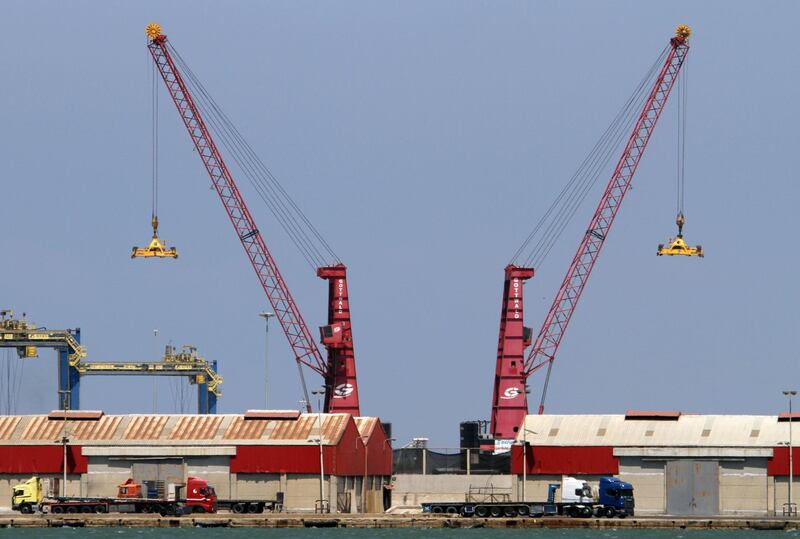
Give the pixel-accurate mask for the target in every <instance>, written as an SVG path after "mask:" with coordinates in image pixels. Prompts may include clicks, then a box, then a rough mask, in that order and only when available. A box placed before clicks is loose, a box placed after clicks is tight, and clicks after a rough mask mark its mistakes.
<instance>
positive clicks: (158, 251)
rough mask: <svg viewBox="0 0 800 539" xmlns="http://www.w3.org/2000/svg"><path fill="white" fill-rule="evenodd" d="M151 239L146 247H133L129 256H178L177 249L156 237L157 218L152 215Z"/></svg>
mask: <svg viewBox="0 0 800 539" xmlns="http://www.w3.org/2000/svg"><path fill="white" fill-rule="evenodd" d="M152 223H153V239H152V240H151V241H150V245H148V246H147V247H134V248H133V252H131V258H178V250H177V249H176V248H175V247H173V248H172V249H167V245H166V244H165V243H163V242H162V241H161V240H160V239H159V238H158V218H157V217H153V221H152Z"/></svg>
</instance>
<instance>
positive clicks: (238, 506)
mask: <svg viewBox="0 0 800 539" xmlns="http://www.w3.org/2000/svg"><path fill="white" fill-rule="evenodd" d="M231 510H232V511H233V512H234V513H236V514H238V515H241V514H242V513H244V512H245V511H246V510H247V508H246V507H245V505H244V504H243V503H235V504H233V507H231ZM435 512H436V511H435V510H434V513H435Z"/></svg>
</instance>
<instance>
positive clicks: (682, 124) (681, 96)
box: [677, 62, 689, 214]
mask: <svg viewBox="0 0 800 539" xmlns="http://www.w3.org/2000/svg"><path fill="white" fill-rule="evenodd" d="M688 67H689V66H688V62H684V65H683V70H682V71H681V73H680V79H679V80H678V84H679V88H678V170H677V173H678V195H677V196H678V213H679V214H682V213H683V207H684V200H685V198H686V111H687V97H688V86H689V69H688Z"/></svg>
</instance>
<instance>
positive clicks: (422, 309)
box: [0, 1, 800, 446]
mask: <svg viewBox="0 0 800 539" xmlns="http://www.w3.org/2000/svg"><path fill="white" fill-rule="evenodd" d="M3 11H4V19H5V20H6V21H9V23H8V24H6V25H5V28H4V30H3V32H0V50H2V51H3V53H2V55H0V70H2V73H3V84H2V85H1V86H0V96H1V97H2V107H0V121H1V123H2V126H3V128H2V130H0V152H2V156H3V164H4V170H5V172H4V174H3V176H4V180H3V187H4V188H3V202H4V204H3V217H4V218H3V225H4V226H3V228H4V232H3V234H2V235H0V238H2V239H0V247H1V248H2V252H3V253H4V264H3V265H2V269H0V283H2V284H1V285H0V292H1V293H0V298H1V299H0V303H1V304H2V307H13V308H14V309H16V310H17V311H18V312H22V311H27V312H28V313H29V316H30V317H31V318H32V319H33V320H35V321H36V322H38V323H40V324H44V325H47V326H48V327H52V328H63V327H76V326H80V327H81V328H82V330H83V342H84V344H85V345H86V346H87V347H88V349H89V359H94V360H101V359H102V360H110V359H120V360H134V359H138V360H146V359H153V358H154V356H155V355H156V352H158V353H159V354H160V353H161V351H162V350H163V346H164V344H166V343H167V342H168V341H170V340H171V341H172V342H173V343H174V344H176V345H180V344H183V343H191V344H194V345H196V346H197V347H198V348H199V350H200V352H201V354H202V355H204V356H205V357H207V358H209V359H212V358H213V359H216V360H218V361H219V364H220V370H221V373H222V375H223V376H224V378H225V382H224V385H223V389H224V391H225V395H224V396H223V397H222V399H221V401H220V410H221V411H223V412H240V411H242V410H245V409H248V408H258V407H262V406H263V390H262V387H263V375H264V368H263V353H264V335H263V321H262V320H261V319H260V318H259V317H258V316H257V315H258V312H259V311H261V310H263V309H265V307H266V305H265V297H264V295H263V292H262V291H261V289H260V287H259V285H258V282H257V280H256V278H255V276H254V274H253V271H252V269H251V268H250V266H249V263H248V261H247V259H246V257H245V255H244V253H243V252H242V248H241V246H240V244H239V243H238V241H237V240H236V238H235V236H234V234H233V232H232V229H231V226H230V224H229V222H228V221H227V217H226V216H225V214H224V211H223V209H222V207H221V205H220V203H219V200H218V199H217V197H216V195H215V193H214V192H213V191H211V190H209V181H208V179H207V178H206V175H205V172H204V170H203V169H202V167H201V164H200V161H199V159H198V158H197V156H196V154H195V153H194V152H193V150H192V148H191V146H190V142H189V139H188V137H187V135H186V133H185V130H184V129H183V127H182V126H181V125H180V123H179V121H178V117H177V114H176V113H175V111H174V110H173V109H172V108H171V107H170V106H168V105H169V104H168V102H167V101H166V94H165V93H164V92H163V88H160V90H161V91H162V100H161V103H162V108H161V127H162V129H161V146H160V151H161V178H162V186H161V197H160V198H161V211H160V217H161V232H162V236H163V237H164V238H166V239H167V240H168V241H169V242H170V243H171V244H175V245H177V246H178V248H179V249H180V251H181V258H180V259H179V260H178V261H160V262H159V261H143V260H131V259H130V258H129V252H130V248H131V246H132V245H134V244H142V243H144V242H146V240H147V239H148V238H149V232H150V231H149V217H150V215H149V213H150V191H149V182H150V163H151V159H150V150H149V148H150V135H149V133H150V100H149V91H150V82H149V73H150V59H149V57H148V55H147V51H146V47H145V37H144V33H143V29H144V26H145V25H146V24H147V23H148V22H150V21H152V20H155V21H158V22H160V23H161V24H162V26H163V27H164V31H165V33H167V34H168V36H169V37H170V39H171V41H172V43H173V45H174V46H175V47H176V48H177V49H178V50H179V51H180V52H181V54H182V56H183V57H184V58H185V59H186V60H187V62H189V64H190V65H191V66H192V68H193V70H194V71H195V73H197V74H198V76H199V77H201V79H202V80H203V81H204V83H205V85H206V87H207V88H208V89H209V90H210V91H211V92H212V94H213V95H214V96H215V98H216V100H217V101H218V102H219V103H221V104H222V105H223V107H224V108H225V110H226V112H227V113H228V114H229V116H230V117H231V118H233V119H234V121H235V122H236V123H237V125H238V126H239V128H240V130H241V131H242V132H243V133H244V134H245V136H246V137H247V138H248V140H249V141H250V143H251V144H252V145H253V146H254V147H255V149H256V150H257V151H258V153H259V154H260V156H261V157H262V159H263V160H264V161H265V162H266V163H267V164H268V165H269V166H270V167H271V169H272V171H273V172H274V173H275V175H276V176H277V177H278V178H279V179H280V180H281V181H282V182H283V184H284V186H286V188H287V189H288V190H289V191H290V192H291V193H292V194H293V196H294V198H295V200H297V201H298V203H299V204H300V205H301V206H302V207H303V209H304V210H305V211H306V213H307V214H308V215H309V216H310V217H311V219H312V220H313V221H314V223H315V224H316V225H317V227H318V228H319V229H320V230H321V231H322V232H323V233H324V234H325V236H326V237H327V239H328V241H329V242H330V243H331V244H332V245H333V247H334V249H335V250H336V251H337V253H338V254H339V255H340V256H341V257H342V259H343V260H344V261H345V262H346V263H347V265H348V266H349V268H350V276H351V277H350V286H351V295H352V311H353V318H354V329H355V339H356V353H357V358H358V375H359V381H360V389H361V400H362V410H363V412H364V413H366V414H370V415H379V416H381V418H382V419H384V420H388V421H392V422H393V423H394V428H395V435H396V437H397V438H398V441H399V442H401V443H404V442H405V441H407V440H408V439H409V438H410V437H411V436H428V437H430V438H431V440H432V445H436V446H443V445H450V446H454V445H457V443H458V441H457V436H458V430H457V429H458V422H459V421H461V420H465V419H477V418H488V416H489V411H490V410H489V409H490V404H491V402H490V401H491V387H492V380H493V372H494V362H495V348H496V344H497V329H498V316H499V311H500V293H501V290H502V275H503V273H502V271H503V267H504V266H505V265H506V263H507V262H508V261H509V259H510V257H511V255H512V254H513V252H514V251H515V250H516V248H517V246H518V245H519V244H520V242H521V241H522V240H523V239H524V237H525V236H526V234H527V232H528V231H529V229H530V228H531V227H532V225H533V224H534V223H535V221H536V220H537V219H538V217H539V216H540V215H541V213H542V212H543V211H544V210H545V209H546V208H547V206H548V205H549V204H550V202H551V201H552V199H553V198H554V196H555V195H556V194H557V193H558V191H559V190H560V188H561V186H562V185H563V184H564V182H565V181H566V180H567V178H568V177H569V175H570V174H571V173H572V172H573V171H574V169H575V168H576V167H577V165H578V163H579V162H580V160H581V159H582V158H583V156H584V155H585V154H586V153H587V152H588V150H589V149H590V147H591V146H592V144H593V143H594V141H595V140H596V139H597V138H598V137H599V135H600V134H601V132H602V131H603V130H604V129H605V127H606V126H607V125H608V123H609V122H610V120H611V118H612V117H613V115H614V114H615V112H616V111H617V110H618V108H619V107H620V105H621V104H622V102H623V101H624V99H625V97H626V96H627V95H628V94H629V93H630V91H631V90H632V89H633V87H634V86H635V84H636V83H637V82H638V81H639V80H640V78H641V77H642V75H643V74H644V72H645V70H646V69H647V68H648V67H649V66H650V64H651V63H652V62H653V60H654V59H655V58H656V56H657V54H658V53H659V51H661V49H662V48H663V47H664V45H665V44H666V42H667V40H668V39H669V38H670V36H671V35H672V33H673V29H674V27H675V26H676V25H677V24H679V23H687V24H689V25H691V26H692V27H693V29H694V31H695V34H694V35H693V36H692V50H691V52H690V59H689V70H690V82H689V108H688V118H689V119H688V142H687V172H686V182H687V187H686V214H687V215H686V216H687V227H686V235H687V239H688V240H689V242H691V243H701V244H702V245H703V246H704V248H705V249H706V251H707V256H706V258H705V259H703V260H697V259H663V258H657V257H656V256H655V249H656V246H657V244H659V243H662V242H663V241H664V240H666V239H667V237H668V236H670V235H672V234H673V233H674V224H673V221H674V214H675V203H674V199H675V151H676V136H677V130H676V122H675V118H676V111H675V108H674V107H675V101H674V100H673V102H672V103H671V105H670V106H669V107H668V110H667V111H666V112H665V117H664V118H663V121H662V122H661V124H660V125H659V126H658V128H657V130H656V133H655V135H654V137H653V139H652V141H651V145H650V147H649V148H648V152H647V155H646V156H645V158H644V161H643V163H642V166H641V167H640V169H639V172H638V174H637V177H636V179H635V180H634V190H633V191H632V192H631V193H630V194H629V195H628V198H627V199H626V201H625V204H624V206H623V208H622V209H621V213H620V215H619V218H618V220H617V222H616V226H615V229H614V230H613V231H612V233H611V235H610V237H609V239H608V241H607V243H606V246H605V249H604V252H603V253H602V255H601V258H600V260H599V262H598V266H597V268H596V271H595V272H594V274H593V276H592V279H591V281H590V283H589V285H588V288H587V291H586V293H585V294H584V296H583V299H582V303H581V304H580V306H579V307H578V311H577V314H576V315H575V318H574V320H573V323H572V325H571V327H570V328H569V332H568V334H567V336H566V338H565V341H564V344H563V346H562V347H561V350H560V354H559V358H558V362H557V364H556V367H555V370H554V378H553V381H552V386H551V392H550V397H549V399H548V405H549V406H548V410H549V411H551V412H553V413H620V412H624V411H625V410H626V409H630V408H647V409H650V408H653V409H679V410H684V411H690V412H708V413H758V414H764V413H774V412H776V411H779V410H780V409H782V407H784V401H783V397H782V396H781V395H780V390H781V389H784V388H786V387H798V386H800V380H798V376H797V365H798V361H797V357H796V349H797V346H798V336H797V335H798V308H797V304H798V289H797V286H796V273H797V270H796V268H797V265H798V262H799V260H798V254H797V249H796V248H795V246H796V229H797V226H796V223H795V221H796V218H795V206H796V204H797V200H798V195H799V194H800V193H799V192H798V191H799V190H800V187H798V182H797V170H798V168H799V167H798V165H800V163H798V160H800V157H798V156H800V152H798V151H797V146H798V142H800V141H799V140H798V136H797V129H796V126H797V124H798V120H800V118H798V112H799V111H800V108H799V107H798V105H797V87H798V82H800V77H799V75H798V73H800V70H798V54H797V50H798V49H797V38H796V22H797V20H798V15H800V7H798V4H797V3H795V2H789V1H786V2H732V1H717V2H713V1H707V2H694V1H676V2H638V1H626V2H621V1H617V2H597V1H586V2H565V1H549V2H485V1H439V2H427V1H410V2H409V1H403V2H387V1H378V2H376V1H362V2H299V1H283V2H225V3H220V2H208V1H192V2H188V1H187V2H69V3H65V2H28V1H25V2H5V3H4V10H3ZM603 181H605V180H603ZM243 183H246V182H243ZM243 190H244V192H245V196H246V197H247V198H248V200H249V201H251V205H252V209H253V212H254V214H255V216H256V220H257V221H258V223H259V224H260V227H261V230H262V231H263V232H264V234H265V237H266V238H267V240H268V244H269V246H270V247H271V249H272V250H273V253H274V255H275V257H276V258H277V260H278V262H279V264H280V267H281V269H282V271H283V273H284V275H285V277H286V279H287V281H288V282H289V285H290V287H291V289H292V291H293V293H294V295H295V297H296V299H297V301H298V303H299V304H300V307H301V309H302V311H303V313H304V316H305V317H306V319H307V321H308V322H309V323H310V324H311V325H312V326H314V327H316V326H318V325H320V324H321V323H322V322H323V321H324V317H325V294H326V289H325V283H324V282H323V281H321V280H319V279H317V278H316V277H315V276H314V274H313V272H312V271H311V270H310V269H309V267H308V265H307V264H306V263H305V262H304V261H303V259H302V258H301V257H300V256H299V254H298V252H297V251H296V250H295V249H294V247H293V245H291V243H290V242H289V241H288V239H287V238H286V236H285V234H284V233H283V232H282V231H281V230H280V229H279V228H278V227H277V225H276V223H275V221H274V220H273V219H272V217H271V215H270V214H269V213H268V212H267V210H266V209H265V208H264V206H263V205H262V204H261V202H260V201H259V200H258V199H257V198H256V197H255V196H254V193H253V192H252V191H251V190H250V189H249V185H247V186H243ZM598 196H599V192H597V191H596V192H595V193H593V194H592V195H591V196H590V200H588V201H587V204H586V205H585V206H584V207H583V208H582V210H581V212H580V213H579V215H578V217H577V219H576V220H575V221H574V222H573V224H572V226H571V227H570V228H569V229H568V230H567V231H566V232H565V233H564V235H563V236H562V238H561V241H560V242H559V244H558V245H557V246H556V248H555V249H554V251H553V253H552V254H551V255H550V257H549V258H548V260H547V263H546V265H545V266H544V267H543V268H541V271H540V273H539V274H538V275H537V276H536V277H535V278H534V279H533V280H532V281H530V283H529V284H528V285H527V286H526V294H527V297H528V298H529V301H528V303H527V306H528V311H527V317H526V322H527V324H528V325H531V326H533V327H534V328H535V329H537V330H538V327H539V324H540V323H541V319H542V317H543V315H544V313H545V311H546V310H547V307H548V306H549V303H550V300H551V298H552V296H553V293H554V292H555V289H556V287H557V285H558V284H559V282H560V280H561V277H562V275H563V272H564V270H565V269H566V266H567V264H568V262H569V259H570V258H571V256H572V254H573V252H574V249H575V247H576V246H577V243H578V240H579V238H580V234H581V232H582V230H584V229H585V226H586V223H587V222H588V219H589V215H590V213H591V211H592V210H593V207H594V205H595V203H596V202H595V201H596V199H597V197H598ZM154 328H157V329H158V330H159V334H158V337H157V338H155V337H154V336H153V329H154ZM273 330H274V331H273V333H272V339H273V340H272V342H271V347H270V353H271V363H272V367H271V372H270V376H271V378H272V384H271V387H270V389H271V392H272V393H271V396H270V403H271V405H272V406H274V407H280V408H292V407H296V406H297V400H298V398H299V396H300V391H299V383H298V380H297V372H296V367H295V365H294V360H293V358H292V356H291V352H290V350H289V347H288V345H287V344H286V341H285V338H284V337H283V335H282V334H281V333H280V331H279V330H278V328H277V326H274V327H273ZM6 357H11V356H5V355H0V359H2V360H3V361H5V360H6ZM15 361H16V359H15ZM21 370H22V372H23V381H22V388H23V390H22V392H21V396H20V398H19V399H18V402H17V406H16V408H17V410H18V411H19V412H21V413H32V412H44V411H48V410H50V409H52V408H54V407H55V403H56V362H55V356H54V354H53V353H51V352H44V353H43V354H42V355H41V357H40V358H39V359H38V360H33V361H30V362H29V363H27V364H26V365H25V367H24V368H21ZM307 378H308V379H309V381H310V382H311V383H315V382H316V381H317V380H318V379H317V378H315V376H314V375H313V374H312V373H308V374H307ZM532 387H533V388H534V395H533V396H532V398H531V405H532V408H533V407H534V406H535V404H536V401H537V400H538V395H537V394H536V391H537V388H538V384H537V383H536V381H535V380H532ZM175 392H176V389H175V387H174V385H173V384H172V383H171V382H170V381H167V380H162V381H160V382H159V383H158V400H159V411H161V412H172V411H174V410H176V409H177V406H176V404H175V400H176V399H175V397H174V394H175ZM82 399H83V407H84V408H92V409H103V410H105V411H107V412H113V413H121V412H149V411H151V410H152V382H151V381H150V380H148V379H140V378H135V379H134V378H127V379H121V378H120V379H113V378H90V379H86V380H84V382H83V393H82ZM191 399H192V400H191V404H190V405H189V406H188V409H190V410H193V409H194V404H193V403H194V400H193V399H194V393H193V392H192V393H191ZM0 400H1V399H0Z"/></svg>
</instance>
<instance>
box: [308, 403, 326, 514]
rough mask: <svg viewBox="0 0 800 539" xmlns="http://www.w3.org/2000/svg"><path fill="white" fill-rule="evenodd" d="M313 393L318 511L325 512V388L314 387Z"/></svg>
mask: <svg viewBox="0 0 800 539" xmlns="http://www.w3.org/2000/svg"><path fill="white" fill-rule="evenodd" d="M311 393H312V394H313V395H316V396H317V422H318V424H319V512H320V513H324V512H325V490H324V487H323V485H324V483H325V460H324V458H323V455H322V403H321V398H322V395H324V394H325V388H322V389H314V390H312V391H311Z"/></svg>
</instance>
